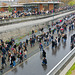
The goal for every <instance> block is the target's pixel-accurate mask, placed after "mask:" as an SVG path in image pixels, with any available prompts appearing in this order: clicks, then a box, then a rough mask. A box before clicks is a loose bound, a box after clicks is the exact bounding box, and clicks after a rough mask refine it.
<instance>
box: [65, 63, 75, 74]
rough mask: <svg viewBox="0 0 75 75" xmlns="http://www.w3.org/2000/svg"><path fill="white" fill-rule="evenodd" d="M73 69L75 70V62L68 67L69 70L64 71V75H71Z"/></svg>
mask: <svg viewBox="0 0 75 75" xmlns="http://www.w3.org/2000/svg"><path fill="white" fill-rule="evenodd" d="M73 70H75V63H74V64H73V66H72V67H71V68H70V69H69V71H68V72H67V73H66V75H71V74H72V71H73Z"/></svg>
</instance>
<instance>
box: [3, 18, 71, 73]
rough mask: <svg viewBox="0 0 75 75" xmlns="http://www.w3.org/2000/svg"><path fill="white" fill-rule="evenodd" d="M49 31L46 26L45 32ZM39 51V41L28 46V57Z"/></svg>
mask: <svg viewBox="0 0 75 75" xmlns="http://www.w3.org/2000/svg"><path fill="white" fill-rule="evenodd" d="M71 18H72V17H71ZM71 18H69V19H71ZM63 23H64V21H63V22H62V23H61V24H60V25H62V24H63ZM53 28H55V27H53ZM47 31H48V29H47V28H45V32H47ZM36 35H40V34H39V33H36ZM56 36H57V34H56V33H55V34H54V37H56ZM26 38H28V37H26ZM23 39H24V40H25V38H23ZM24 40H21V42H22V41H24ZM16 42H17V41H16ZM34 50H35V51H34ZM37 52H39V44H38V43H36V44H35V47H32V48H31V47H30V46H28V58H29V57H31V56H32V55H34V54H35V53H37ZM8 65H9V63H8ZM9 69H10V67H9V68H8V69H7V70H9ZM7 70H6V69H5V70H4V71H5V72H6V71H7Z"/></svg>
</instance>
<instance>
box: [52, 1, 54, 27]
mask: <svg viewBox="0 0 75 75" xmlns="http://www.w3.org/2000/svg"><path fill="white" fill-rule="evenodd" d="M53 23H54V1H53V20H52V26H53Z"/></svg>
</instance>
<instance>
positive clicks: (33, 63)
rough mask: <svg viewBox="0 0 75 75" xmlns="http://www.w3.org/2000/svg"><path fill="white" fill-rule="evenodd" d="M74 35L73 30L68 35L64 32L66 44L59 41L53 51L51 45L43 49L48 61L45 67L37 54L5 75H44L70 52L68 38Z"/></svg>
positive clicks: (39, 54) (74, 31)
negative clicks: (58, 44)
mask: <svg viewBox="0 0 75 75" xmlns="http://www.w3.org/2000/svg"><path fill="white" fill-rule="evenodd" d="M74 33H75V30H73V31H71V32H70V33H69V32H68V31H67V32H66V34H67V41H66V44H64V43H63V42H62V41H61V44H60V46H58V47H57V48H55V49H53V50H52V48H51V45H50V46H49V47H46V48H45V51H46V53H47V61H48V64H47V66H45V67H44V66H42V65H41V62H42V57H41V53H40V52H38V53H36V54H35V55H33V56H32V57H30V58H29V59H28V60H26V61H24V62H23V63H21V64H19V65H18V66H17V67H15V68H13V69H11V70H10V71H8V72H7V73H5V75H24V74H26V75H46V74H47V73H48V72H49V71H50V70H51V69H52V68H53V67H54V66H55V65H56V64H57V63H58V62H59V61H60V60H61V59H62V58H63V57H64V56H65V55H66V54H67V53H68V52H69V51H70V38H71V35H72V34H74ZM68 40H69V41H68Z"/></svg>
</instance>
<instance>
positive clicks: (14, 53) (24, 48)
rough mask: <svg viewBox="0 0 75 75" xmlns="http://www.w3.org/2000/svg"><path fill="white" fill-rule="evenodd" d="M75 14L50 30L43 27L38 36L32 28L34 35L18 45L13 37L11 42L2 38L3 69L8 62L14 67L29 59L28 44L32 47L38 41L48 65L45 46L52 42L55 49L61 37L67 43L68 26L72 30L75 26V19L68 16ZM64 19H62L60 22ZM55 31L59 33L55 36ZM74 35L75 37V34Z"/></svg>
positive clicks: (43, 61) (44, 63)
mask: <svg viewBox="0 0 75 75" xmlns="http://www.w3.org/2000/svg"><path fill="white" fill-rule="evenodd" d="M73 15H75V13H73V14H71V15H69V16H66V17H65V19H63V20H65V22H64V24H63V25H59V24H57V22H56V24H53V25H52V26H54V27H55V28H51V27H49V28H48V30H49V31H48V32H46V33H45V32H44V31H43V29H44V28H42V29H41V30H42V34H41V35H39V36H38V35H37V36H36V34H35V33H34V30H32V37H31V38H30V40H28V39H26V41H25V42H20V43H19V45H18V46H17V45H16V44H15V40H14V39H13V38H11V40H10V41H9V42H7V41H6V42H4V41H3V40H1V44H0V51H1V53H2V54H1V55H0V57H1V64H2V69H3V68H4V67H5V66H7V65H8V64H7V62H9V63H10V67H14V66H16V63H21V62H23V60H24V59H27V53H28V47H29V46H28V45H30V46H31V48H32V47H35V43H36V42H38V43H39V48H40V51H42V56H43V60H42V64H43V65H47V59H46V52H45V50H44V46H45V47H46V46H49V44H50V43H51V42H52V49H54V48H56V47H57V46H59V44H60V41H61V39H62V41H63V42H64V43H66V40H67V34H65V31H67V26H68V27H71V30H73V29H74V28H75V19H74V18H73V19H72V20H68V18H69V17H71V16H73ZM66 18H67V19H66ZM63 20H62V21H63ZM62 21H60V23H61V22H62ZM68 30H69V29H68ZM71 30H69V31H71ZM55 33H57V35H58V36H57V37H55V38H54V34H55ZM73 37H74V38H75V36H73ZM73 37H72V40H71V42H73V40H74V38H73ZM29 42H30V44H29ZM43 43H44V44H43Z"/></svg>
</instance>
